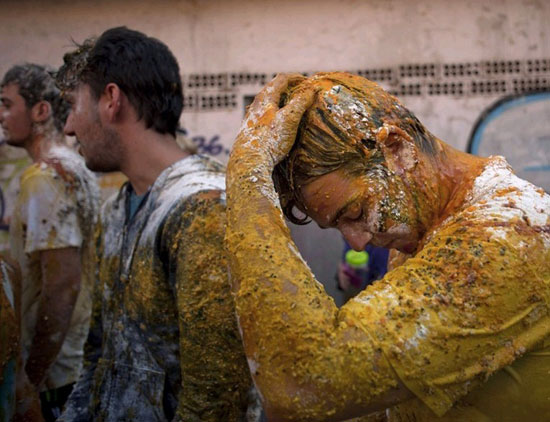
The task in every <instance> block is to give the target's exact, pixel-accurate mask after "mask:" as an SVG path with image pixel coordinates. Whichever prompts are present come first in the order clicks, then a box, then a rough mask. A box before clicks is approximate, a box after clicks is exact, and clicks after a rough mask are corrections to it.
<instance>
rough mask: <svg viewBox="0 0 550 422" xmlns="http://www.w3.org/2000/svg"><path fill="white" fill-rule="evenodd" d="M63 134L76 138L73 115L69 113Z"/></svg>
mask: <svg viewBox="0 0 550 422" xmlns="http://www.w3.org/2000/svg"><path fill="white" fill-rule="evenodd" d="M63 133H64V134H65V135H67V136H75V133H74V129H73V118H72V113H69V115H68V116H67V120H65V126H63Z"/></svg>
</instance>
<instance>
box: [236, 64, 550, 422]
mask: <svg viewBox="0 0 550 422" xmlns="http://www.w3.org/2000/svg"><path fill="white" fill-rule="evenodd" d="M333 78H335V79H341V80H345V81H346V83H348V85H347V86H351V87H352V88H353V87H355V88H357V90H358V91H360V93H361V94H360V95H359V97H361V96H363V97H367V98H368V100H367V101H364V102H362V103H360V104H357V102H356V101H355V100H353V98H352V99H351V100H349V101H348V98H346V97H345V96H343V95H339V94H340V90H339V89H335V86H337V85H338V83H337V82H334V81H331V79H333ZM364 81H365V80H363V79H362V78H357V77H352V76H347V75H342V74H326V75H318V76H315V77H313V78H311V79H309V80H305V81H304V80H303V79H299V78H295V80H293V78H290V81H289V80H288V79H284V78H277V79H275V80H274V81H273V82H272V83H271V84H270V85H269V86H268V87H267V88H265V89H264V91H262V93H260V94H259V96H258V97H257V98H256V100H255V102H254V104H253V105H252V106H251V108H250V110H249V112H248V115H247V118H246V119H245V121H244V123H243V127H242V128H241V132H240V134H239V136H238V138H237V141H236V143H235V146H234V150H233V152H232V155H231V158H230V162H229V165H228V176H227V188H228V230H227V233H226V244H227V248H228V250H229V257H230V266H231V276H232V282H233V286H234V290H235V292H236V304H237V313H238V316H239V323H240V326H241V329H242V332H243V338H244V342H245V349H246V353H247V356H248V359H249V366H250V368H251V370H252V373H253V377H254V379H255V381H256V384H257V385H258V387H259V389H260V391H261V393H262V394H263V397H264V400H265V403H264V404H265V408H266V411H267V413H268V415H272V416H273V417H274V420H296V421H297V420H299V421H323V420H342V419H345V418H349V417H352V416H357V415H360V414H362V413H363V414H364V413H367V412H370V411H373V410H376V409H383V408H386V407H391V406H393V405H395V404H398V403H402V402H404V404H402V405H400V406H398V407H393V408H392V409H390V410H389V411H388V417H389V418H390V420H437V418H438V417H443V418H445V419H442V420H449V421H450V420H465V419H460V417H465V415H467V416H468V417H470V419H468V420H487V419H483V418H487V417H489V418H495V419H494V420H510V421H511V420H520V419H517V417H524V416H526V415H527V416H529V415H530V416H533V415H540V414H541V413H540V412H543V413H544V412H547V413H550V405H549V404H548V401H547V400H546V399H543V395H542V394H535V395H536V396H537V397H536V399H533V400H531V401H529V400H530V399H529V397H528V395H529V392H528V391H525V390H520V391H521V393H520V394H516V397H515V398H514V400H515V401H514V402H513V403H511V402H512V401H513V400H510V401H508V400H507V399H508V398H509V397H510V396H506V395H502V394H501V395H500V396H499V402H500V403H499V405H500V406H495V405H494V404H491V403H489V402H490V400H486V399H487V398H488V397H495V396H494V395H493V394H494V392H495V391H497V392H498V391H499V389H498V387H497V388H495V386H494V384H492V382H491V380H492V379H496V377H497V376H501V372H499V373H498V374H497V375H496V376H495V377H494V378H489V377H490V376H491V374H493V373H494V372H496V371H498V370H499V369H502V368H504V367H506V366H507V365H510V364H514V365H515V363H517V362H520V363H521V362H524V363H525V362H529V361H530V359H532V358H534V359H540V358H541V355H540V354H541V353H542V356H546V358H542V359H546V360H543V361H540V360H539V364H540V365H541V367H542V368H548V367H550V361H549V360H548V359H549V357H548V353H546V352H547V350H545V344H544V341H545V339H546V338H547V336H548V334H549V333H550V319H549V316H548V307H549V302H550V293H549V289H548V283H549V281H550V198H549V197H548V195H547V194H545V193H544V192H543V191H542V190H540V189H537V188H536V187H534V186H532V185H530V184H529V183H527V182H525V181H522V180H521V179H518V178H517V177H516V176H514V175H513V173H512V172H511V170H510V169H509V167H508V166H507V165H506V163H505V162H504V160H502V159H500V158H498V157H497V158H491V159H479V158H475V157H471V156H467V155H466V154H462V153H456V152H453V151H451V149H450V147H447V146H445V145H444V144H443V143H442V142H441V141H439V140H437V139H435V138H433V137H428V138H427V142H423V141H421V142H416V141H415V139H414V138H415V136H416V133H417V132H416V131H417V130H419V131H420V130H421V129H422V128H421V126H420V124H418V125H417V124H416V122H415V120H414V119H412V120H408V117H407V118H404V117H403V116H401V115H400V107H401V106H400V104H399V103H398V102H397V101H396V100H395V99H393V97H391V96H389V95H388V94H386V93H384V92H383V91H382V90H381V89H380V88H378V87H377V86H376V85H375V84H372V83H370V82H368V81H367V82H364ZM287 83H289V84H290V88H289V89H287V88H286V84H287ZM296 86H297V87H296ZM285 90H286V93H288V94H289V95H290V96H291V97H292V99H291V100H290V101H289V102H288V104H287V105H286V106H285V107H284V108H281V109H279V102H280V99H281V98H280V94H281V93H284V92H285ZM350 91H351V92H352V93H353V89H351V90H350ZM352 97H354V96H353V95H352ZM355 98H356V97H355ZM327 99H329V100H330V101H333V104H332V108H330V107H325V109H329V110H330V111H331V113H330V114H331V116H330V118H329V120H327V119H318V120H317V121H318V123H315V119H316V116H315V108H316V107H317V106H316V105H317V104H319V102H322V101H324V102H326V101H327ZM312 105H313V106H312ZM361 106H363V108H361ZM304 113H305V115H304ZM317 116H321V117H322V115H321V114H319V113H317ZM300 122H301V125H302V126H300V131H301V132H300V136H307V131H308V130H310V132H312V131H314V130H317V129H318V130H319V131H323V133H324V134H329V135H328V136H332V135H331V134H334V138H335V139H337V138H338V130H342V132H345V135H346V136H348V137H350V138H352V139H357V143H358V144H365V148H364V151H365V152H364V154H365V160H366V161H367V162H369V163H370V164H369V166H370V167H369V170H372V169H375V168H377V169H378V170H377V171H371V172H367V174H365V175H364V176H361V177H355V178H354V177H350V178H348V179H346V178H345V177H344V176H346V175H345V174H343V175H342V173H340V175H341V176H343V180H344V182H342V183H343V185H342V186H343V187H344V188H346V189H347V188H349V186H350V185H352V186H351V188H350V189H352V191H354V192H355V191H358V192H362V195H363V196H364V197H366V198H368V200H369V201H370V202H369V203H370V204H375V206H374V207H373V209H374V210H371V209H369V210H365V212H369V213H370V214H369V218H366V220H368V221H365V222H361V224H363V225H364V227H368V228H369V229H370V227H371V226H376V227H377V229H378V230H380V233H381V234H380V233H374V235H373V240H374V241H383V240H385V239H386V238H385V237H384V236H385V233H388V232H389V233H392V231H393V233H397V234H399V233H403V234H404V235H403V236H404V237H406V238H407V242H404V243H403V242H401V243H399V242H398V241H395V242H396V243H394V244H392V245H398V246H399V247H400V248H401V249H402V251H403V252H408V253H412V257H411V258H409V259H408V260H406V261H405V262H404V263H403V264H402V265H401V266H399V267H397V268H396V269H394V270H393V271H390V272H389V273H388V274H387V275H386V276H385V277H384V279H383V280H381V281H379V282H377V283H375V284H374V285H373V286H370V287H369V288H368V289H367V290H366V291H364V292H363V293H362V294H360V295H359V296H358V297H357V298H356V299H355V300H352V301H350V302H349V303H348V304H346V305H345V306H344V307H342V308H341V309H340V310H338V309H337V308H336V306H335V305H334V303H333V301H332V299H331V298H330V297H329V296H328V295H326V293H325V292H324V290H323V288H322V286H321V285H320V284H319V283H318V282H317V281H316V280H315V278H314V276H313V274H312V273H311V271H310V270H309V268H308V267H307V264H306V263H305V262H304V261H303V260H302V258H301V257H300V255H299V253H298V251H297V249H296V247H295V245H294V243H293V242H292V239H291V237H290V233H289V230H288V228H287V227H286V224H285V222H284V220H283V214H282V211H281V208H280V205H279V201H278V196H277V192H276V191H275V188H274V186H273V181H272V172H273V168H274V166H275V164H276V163H277V162H279V161H280V160H281V159H282V158H283V157H284V156H285V155H286V154H287V153H288V151H289V150H290V148H291V146H292V143H293V142H294V139H295V138H296V133H297V130H298V126H299V124H300ZM308 122H309V126H307V124H308ZM311 122H313V123H311ZM304 125H306V128H305V129H304ZM308 128H309V129H308ZM327 128H328V129H327ZM304 133H306V135H304ZM392 133H394V134H397V135H398V136H401V137H403V138H409V139H411V140H413V141H415V142H414V145H416V146H415V147H414V148H410V154H409V155H407V154H401V155H400V156H399V157H400V161H397V159H395V161H391V160H394V159H393V158H391V159H388V158H387V157H393V155H391V154H389V153H391V152H392V151H389V150H391V148H392V147H393V145H392V142H391V136H392V135H391V134H392ZM323 136H324V135H323ZM373 139H374V140H375V141H376V142H372V143H370V142H368V141H369V140H373ZM388 139H390V142H388V141H387V140H388ZM363 140H366V141H367V142H365V141H363ZM407 145H412V143H411V144H407ZM388 151H389V153H388ZM380 153H381V154H382V155H383V157H385V160H382V159H381V158H378V157H379V154H380ZM291 154H292V153H291ZM377 154H378V155H377ZM334 159H335V161H336V162H337V161H338V157H337V156H335V157H334ZM303 161H307V157H306V158H304V159H303ZM445 161H454V162H455V163H456V166H455V167H454V168H450V167H443V166H441V163H444V162H445ZM305 165H307V162H306V164H305ZM442 168H444V169H445V171H446V172H445V174H442V175H441V174H438V172H437V171H436V170H434V169H442ZM457 169H466V171H461V172H459V170H457ZM313 172H314V170H313ZM318 180H320V179H318ZM458 181H460V183H458ZM308 183H309V182H308ZM308 183H304V184H303V185H302V186H295V187H294V188H295V189H296V190H299V191H300V190H301V192H302V196H303V197H306V200H304V201H303V202H302V203H301V204H299V205H301V208H303V210H304V211H305V212H306V213H307V214H309V215H310V216H311V217H312V218H313V219H314V220H316V221H317V222H319V221H323V219H324V218H325V215H324V214H323V211H324V210H326V209H327V207H330V204H331V202H333V201H334V200H335V198H337V197H338V194H339V191H342V189H339V188H338V187H337V188H335V189H334V192H332V191H330V190H327V189H325V187H323V186H320V187H319V188H318V189H317V188H316V189H313V191H311V190H310V191H309V192H308V191H306V188H307V184H308ZM312 184H313V182H311V184H310V186H311V185H312ZM369 187H370V188H371V189H370V190H369ZM316 195H317V196H316ZM339 228H340V227H339ZM341 230H342V229H341ZM342 231H343V230H342ZM411 239H413V240H414V242H413V243H414V245H415V248H414V249H411V248H410V245H411V241H410V240H411ZM392 241H394V240H392ZM395 247H397V246H395ZM529 352H531V353H529ZM545 353H546V354H545ZM519 358H521V359H519ZM527 374H528V372H526V373H525V374H524V376H528V375H527ZM520 376H521V374H520ZM488 379H489V382H487V380H488ZM403 386H405V387H406V388H404V387H403ZM491 391H492V392H491ZM544 391H545V392H546V390H544ZM500 392H501V393H502V390H501V391H500ZM483 394H485V396H483ZM413 395H414V396H416V397H417V399H414V400H410V399H411V398H412V397H413ZM505 405H508V406H505ZM522 405H523V408H522ZM496 407H500V410H499V409H496ZM466 408H469V409H470V410H471V412H470V413H467V412H468V411H470V410H465V409H466ZM465 412H466V413H465ZM498 412H500V413H498ZM522 412H523V413H522ZM525 412H527V413H525ZM411 418H416V419H411ZM476 418H477V419H476Z"/></svg>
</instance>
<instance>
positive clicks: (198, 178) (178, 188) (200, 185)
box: [157, 155, 225, 208]
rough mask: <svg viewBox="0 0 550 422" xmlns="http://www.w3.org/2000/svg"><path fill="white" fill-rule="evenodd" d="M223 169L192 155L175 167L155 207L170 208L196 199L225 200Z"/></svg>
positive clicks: (205, 159) (214, 162)
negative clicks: (217, 198)
mask: <svg viewBox="0 0 550 422" xmlns="http://www.w3.org/2000/svg"><path fill="white" fill-rule="evenodd" d="M224 170H225V169H224V167H223V166H222V165H221V164H219V163H217V162H216V161H213V160H212V159H209V158H208V157H205V156H199V155H194V156H191V157H187V158H185V159H183V160H181V161H179V162H178V163H176V164H175V165H174V166H173V168H172V169H171V170H170V173H169V174H168V176H167V181H166V183H165V185H164V186H163V187H162V189H161V191H160V193H159V197H158V200H157V203H158V206H159V207H166V206H168V207H169V208H174V207H180V206H182V204H186V203H191V202H193V201H194V200H196V199H197V198H201V197H204V198H207V197H211V198H213V199H215V198H216V197H219V198H222V199H223V200H225V193H224V192H225V172H224Z"/></svg>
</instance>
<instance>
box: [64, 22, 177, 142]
mask: <svg viewBox="0 0 550 422" xmlns="http://www.w3.org/2000/svg"><path fill="white" fill-rule="evenodd" d="M63 62H64V64H63V65H62V66H61V68H60V69H59V72H57V74H56V81H57V84H58V86H59V87H60V88H61V90H62V91H68V90H73V89H75V88H76V87H77V85H78V84H79V83H85V84H87V85H89V86H90V88H91V91H92V93H93V95H94V96H95V98H96V99H98V98H99V97H100V96H101V94H102V93H103V90H104V89H105V86H106V85H107V84H109V83H115V84H117V85H118V86H119V87H120V89H121V90H122V91H123V92H124V94H125V95H126V96H127V97H128V100H129V101H130V103H131V104H132V106H133V107H134V108H135V109H136V111H137V113H138V118H139V119H144V121H145V125H146V127H147V128H151V127H152V128H153V129H154V130H155V131H157V132H159V133H170V134H172V135H173V136H174V137H175V136H176V128H177V126H178V121H179V118H180V115H181V111H182V109H183V90H182V82H181V77H180V74H179V65H178V62H177V61H176V58H175V57H174V55H173V54H172V52H171V51H170V50H169V49H168V47H167V46H166V45H165V44H164V43H162V42H161V41H159V40H157V39H155V38H152V37H148V36H147V35H145V34H143V33H141V32H138V31H134V30H131V29H128V28H126V27H117V28H111V29H108V30H107V31H105V32H104V33H103V34H102V35H101V36H100V37H99V38H97V39H95V38H89V39H87V40H85V41H84V42H83V43H82V44H80V45H79V44H77V48H76V50H74V51H72V52H69V53H66V54H65V55H64V56H63Z"/></svg>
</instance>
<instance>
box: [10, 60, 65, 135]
mask: <svg viewBox="0 0 550 422" xmlns="http://www.w3.org/2000/svg"><path fill="white" fill-rule="evenodd" d="M53 73H54V70H53V69H51V68H47V67H45V66H41V65H38V64H32V63H27V64H22V65H16V66H13V67H12V68H11V69H10V70H8V71H7V72H6V74H5V75H4V78H3V79H2V82H1V84H0V86H2V87H4V86H6V85H9V84H16V85H17V86H18V87H19V95H21V96H22V97H23V99H24V100H25V105H26V106H27V107H28V108H30V107H32V106H34V105H35V104H36V103H38V102H40V101H47V102H48V103H50V105H51V108H52V118H53V123H54V125H55V128H56V129H57V130H58V131H60V132H61V131H63V126H65V120H67V115H68V114H69V104H68V103H67V102H66V101H65V100H64V99H63V97H62V95H61V92H60V91H59V89H58V88H57V87H56V85H55V80H54V78H53Z"/></svg>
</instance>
